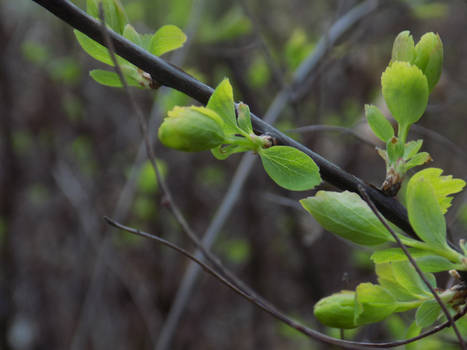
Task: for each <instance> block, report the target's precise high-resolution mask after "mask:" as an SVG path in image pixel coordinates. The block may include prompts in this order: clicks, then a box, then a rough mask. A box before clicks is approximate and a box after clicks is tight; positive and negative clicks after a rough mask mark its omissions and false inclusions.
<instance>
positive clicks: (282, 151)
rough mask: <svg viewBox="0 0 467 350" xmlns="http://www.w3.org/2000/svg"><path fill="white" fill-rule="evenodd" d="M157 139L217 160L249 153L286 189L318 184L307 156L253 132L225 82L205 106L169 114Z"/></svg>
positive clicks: (244, 108) (247, 115) (241, 105)
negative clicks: (257, 157)
mask: <svg viewBox="0 0 467 350" xmlns="http://www.w3.org/2000/svg"><path fill="white" fill-rule="evenodd" d="M159 139H160V141H161V142H162V143H163V144H164V145H165V146H167V147H170V148H174V149H177V150H180V151H188V152H199V151H204V150H211V152H212V154H213V155H214V156H215V157H216V158H217V159H220V160H223V159H226V158H228V157H229V156H230V155H232V154H234V153H240V152H247V151H253V152H255V153H257V154H259V156H260V158H261V162H262V164H263V167H264V170H265V171H266V173H267V174H268V175H269V176H270V177H271V179H273V180H274V181H275V182H276V183H277V184H278V185H279V186H281V187H284V188H286V189H288V190H292V191H303V190H308V189H311V188H313V187H315V186H316V185H318V184H319V183H320V182H321V177H320V175H319V169H318V166H317V165H316V164H315V162H314V161H313V160H312V159H311V158H310V157H309V156H308V155H306V154H305V153H303V152H302V151H299V150H298V149H296V148H293V147H289V146H274V145H273V144H272V139H271V138H270V137H269V136H267V135H256V134H255V133H254V131H253V126H252V124H251V116H250V109H249V108H248V106H247V105H246V104H244V103H239V104H238V105H235V102H234V99H233V91H232V86H231V85H230V82H229V80H228V79H224V80H223V81H222V82H221V83H220V84H219V85H218V86H217V88H216V89H215V90H214V93H213V94H212V96H211V98H210V99H209V101H208V104H207V105H206V107H197V106H190V107H175V108H173V109H172V110H171V111H169V112H168V117H166V118H165V119H164V121H163V123H162V124H161V126H160V128H159Z"/></svg>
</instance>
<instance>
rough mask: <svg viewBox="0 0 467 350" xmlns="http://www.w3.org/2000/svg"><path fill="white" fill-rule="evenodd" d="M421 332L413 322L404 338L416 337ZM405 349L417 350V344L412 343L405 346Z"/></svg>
mask: <svg viewBox="0 0 467 350" xmlns="http://www.w3.org/2000/svg"><path fill="white" fill-rule="evenodd" d="M421 331H422V328H421V327H419V326H418V325H417V322H416V321H414V322H412V324H411V325H410V326H409V329H408V330H407V334H406V335H405V338H406V339H410V338H413V337H416V336H417V335H419V334H420V332H421ZM405 349H406V350H417V349H419V347H418V342H413V343H410V344H407V345H406V346H405Z"/></svg>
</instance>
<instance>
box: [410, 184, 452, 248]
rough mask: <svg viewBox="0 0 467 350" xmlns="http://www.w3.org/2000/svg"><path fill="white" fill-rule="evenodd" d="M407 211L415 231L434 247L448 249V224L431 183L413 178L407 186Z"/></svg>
mask: <svg viewBox="0 0 467 350" xmlns="http://www.w3.org/2000/svg"><path fill="white" fill-rule="evenodd" d="M407 211H408V214H409V221H410V224H411V225H412V227H413V229H414V230H415V232H416V233H417V235H418V237H420V238H421V239H422V240H423V241H425V242H426V243H428V244H429V245H431V246H433V247H439V248H446V247H447V243H446V222H445V220H444V216H443V213H442V211H441V208H440V206H439V203H438V200H437V198H436V194H435V191H434V190H433V186H432V185H431V184H430V182H429V181H428V180H426V179H424V178H423V177H416V178H415V179H414V178H413V177H412V178H411V179H410V181H409V183H408V185H407Z"/></svg>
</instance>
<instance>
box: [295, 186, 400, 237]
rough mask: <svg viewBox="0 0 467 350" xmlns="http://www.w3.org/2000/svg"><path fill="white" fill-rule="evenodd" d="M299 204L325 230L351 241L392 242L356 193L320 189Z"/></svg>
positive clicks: (388, 234) (387, 233)
mask: <svg viewBox="0 0 467 350" xmlns="http://www.w3.org/2000/svg"><path fill="white" fill-rule="evenodd" d="M300 203H301V204H302V206H303V207H304V208H305V209H306V210H307V211H308V212H310V214H311V215H313V217H314V218H315V219H316V220H317V221H318V222H319V223H320V224H321V225H322V226H323V227H324V228H325V229H326V230H328V231H330V232H332V233H335V234H337V235H339V236H341V237H343V238H345V239H347V240H349V241H351V242H354V243H357V244H362V245H367V246H374V245H378V244H382V243H385V242H392V241H393V238H392V236H391V235H390V233H389V232H388V231H387V230H386V228H385V227H384V226H383V224H382V223H381V222H380V221H379V220H378V218H377V217H376V215H375V214H374V213H373V212H372V211H371V209H370V208H369V207H368V204H367V203H366V202H365V201H364V200H363V199H361V198H360V196H359V195H357V194H356V193H353V192H348V191H345V192H329V191H319V192H318V193H317V194H316V195H315V196H314V197H308V198H305V199H302V200H301V201H300Z"/></svg>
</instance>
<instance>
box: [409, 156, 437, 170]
mask: <svg viewBox="0 0 467 350" xmlns="http://www.w3.org/2000/svg"><path fill="white" fill-rule="evenodd" d="M430 160H431V156H430V154H429V153H427V152H421V153H417V154H416V155H414V156H413V157H412V158H410V160H409V161H408V162H407V163H406V164H405V170H409V169H412V168H413V167H416V166H419V165H423V164H425V163H428V162H429V161H430Z"/></svg>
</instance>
